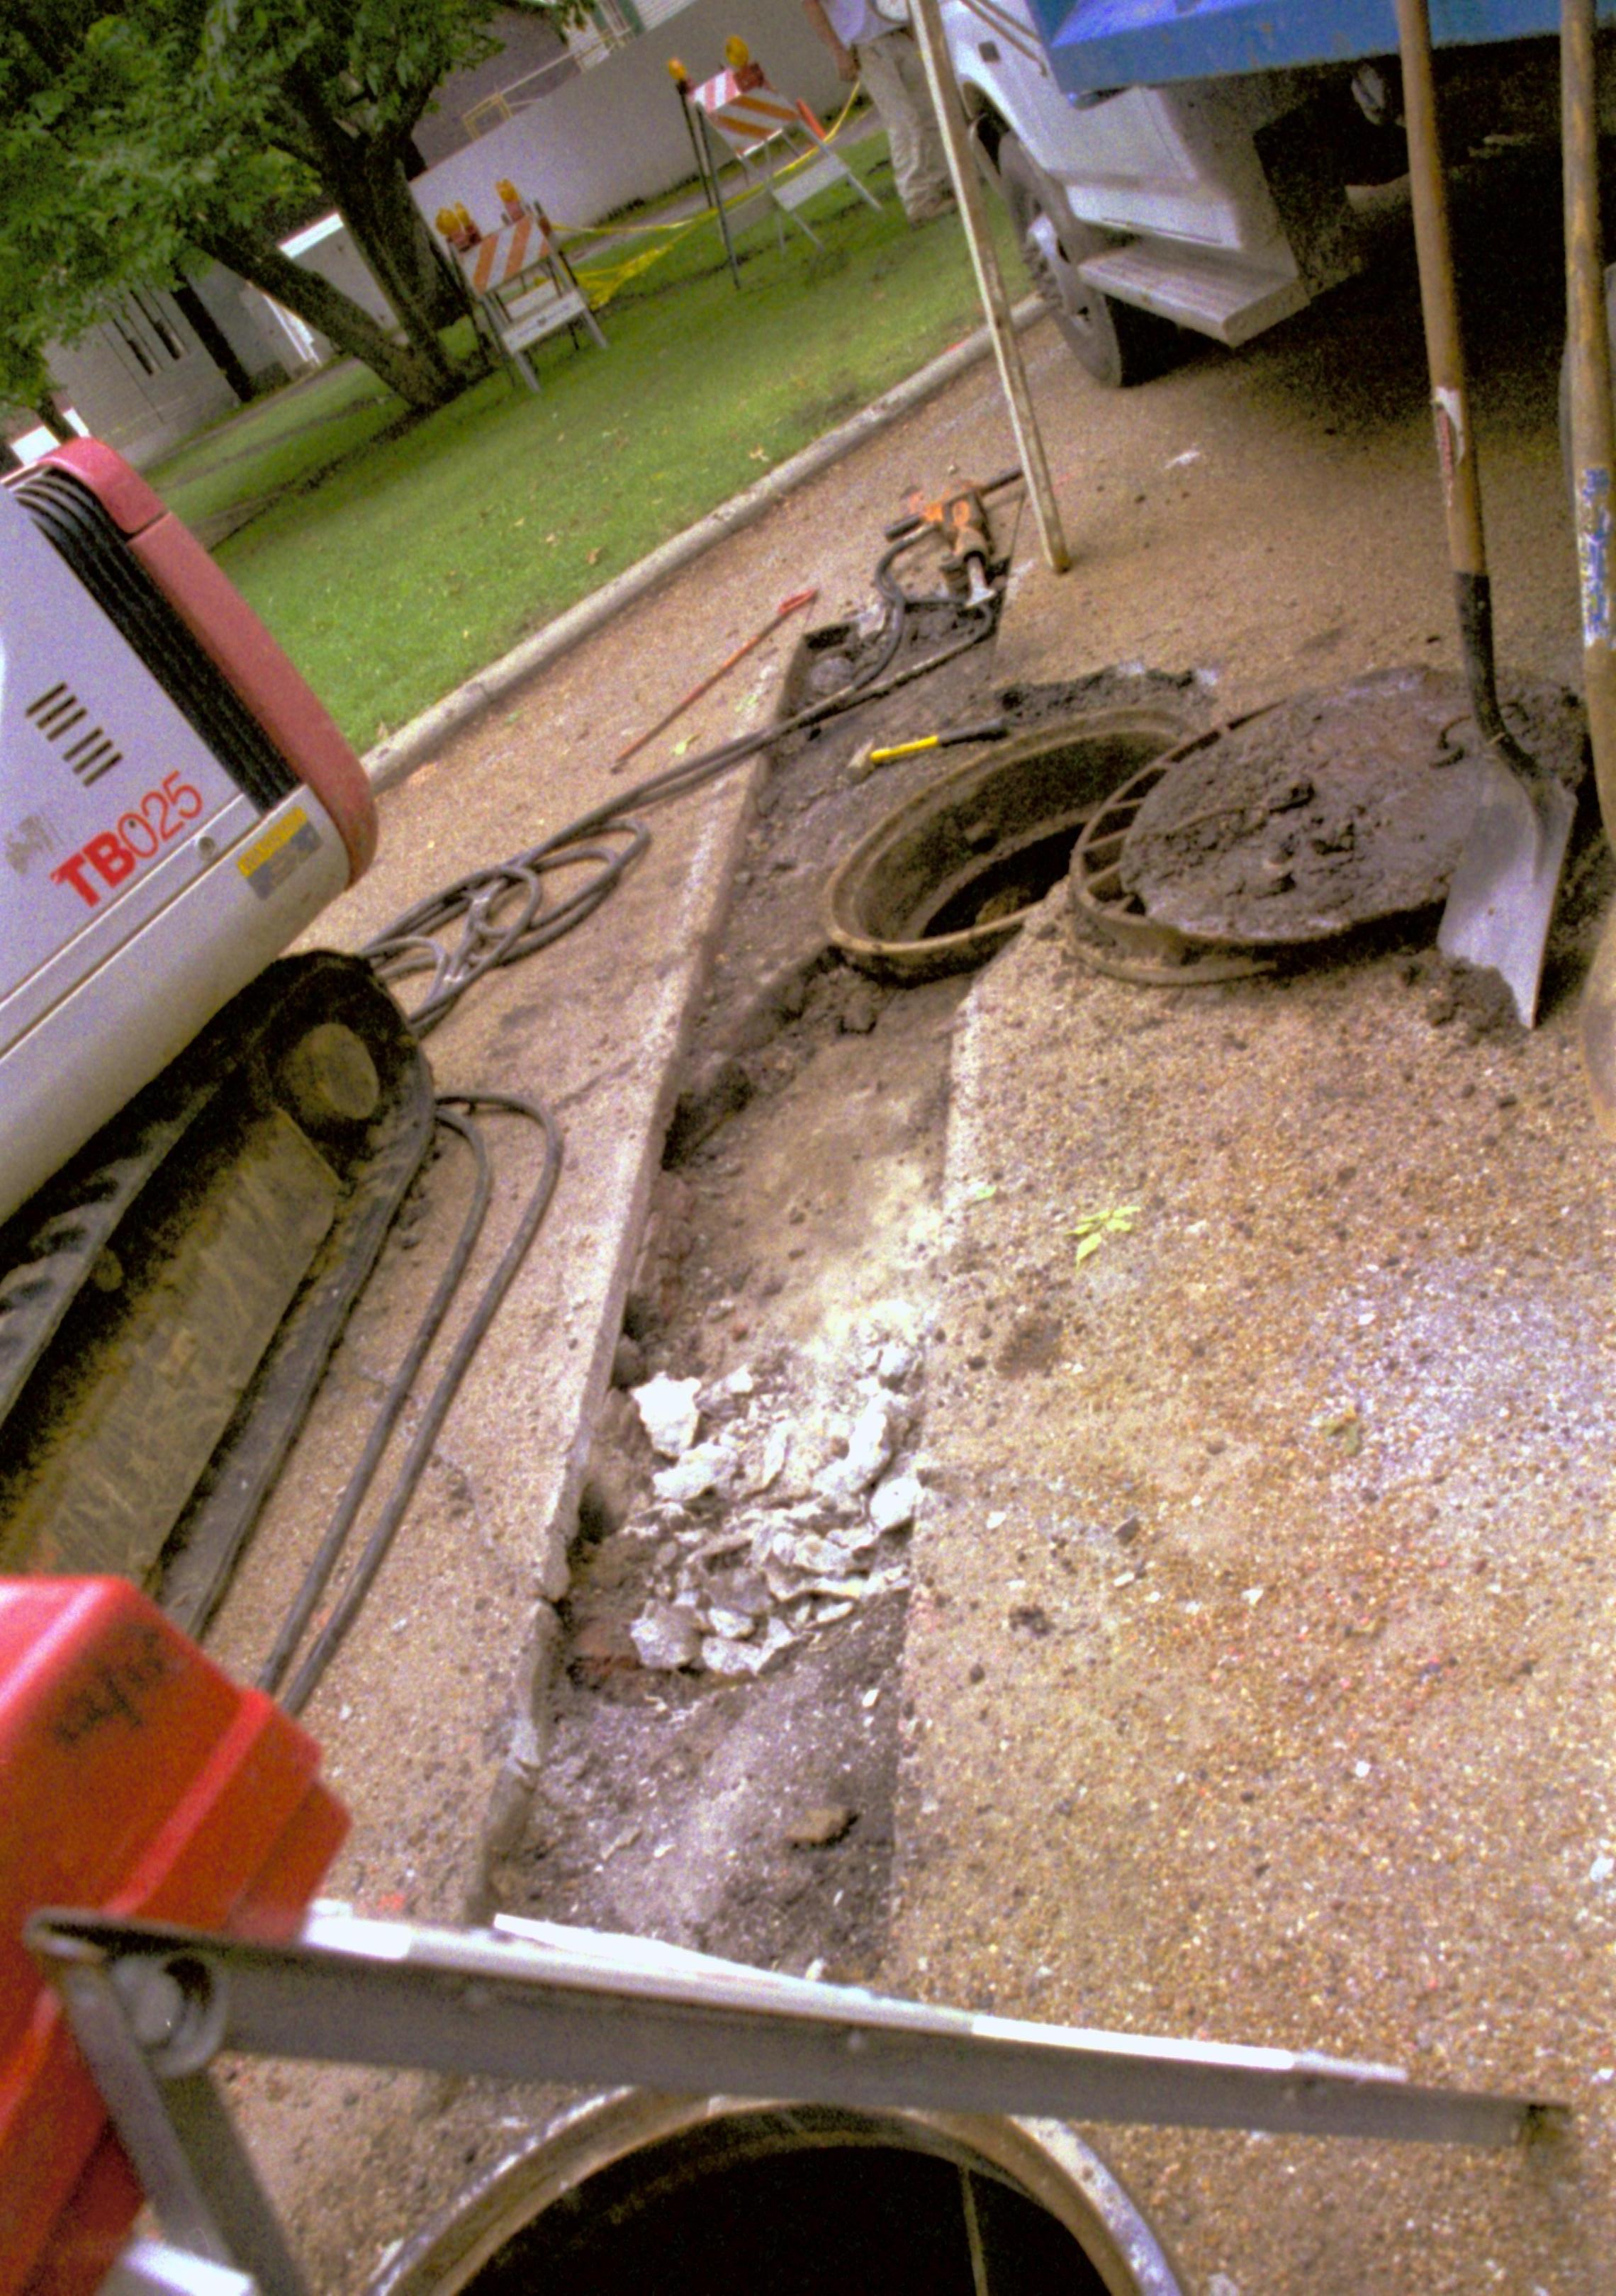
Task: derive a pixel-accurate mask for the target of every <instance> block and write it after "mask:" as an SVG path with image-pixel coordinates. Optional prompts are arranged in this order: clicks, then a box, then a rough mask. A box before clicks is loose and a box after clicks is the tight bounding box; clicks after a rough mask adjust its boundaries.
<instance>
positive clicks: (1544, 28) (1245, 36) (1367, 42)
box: [1030, 0, 1616, 95]
mask: <svg viewBox="0 0 1616 2296" xmlns="http://www.w3.org/2000/svg"><path fill="white" fill-rule="evenodd" d="M1030 5H1031V8H1032V12H1033V15H1034V18H1035V19H1036V21H1037V22H1038V29H1039V30H1040V31H1041V32H1042V33H1043V36H1044V41H1045V45H1046V47H1047V48H1048V50H1049V53H1050V57H1051V60H1052V61H1053V63H1054V72H1055V78H1056V79H1057V80H1058V81H1059V82H1060V85H1061V86H1062V87H1063V88H1064V89H1065V90H1066V92H1067V93H1068V94H1071V95H1083V94H1091V93H1093V92H1094V91H1095V90H1096V89H1101V88H1118V87H1134V86H1152V85H1157V84H1161V83H1162V82H1164V81H1169V80H1176V79H1218V78H1222V77H1223V76H1224V75H1225V74H1226V73H1230V72H1252V71H1268V70H1275V69H1277V68H1282V67H1285V66H1290V65H1293V64H1322V63H1341V62H1343V61H1347V60H1348V59H1349V58H1351V57H1355V56H1386V55H1395V54H1396V53H1397V45H1398V38H1397V17H1396V13H1395V10H1394V7H1393V0H1075V5H1074V4H1073V0H1030ZM1599 13H1600V16H1601V17H1602V18H1603V19H1604V20H1605V21H1612V20H1616V0H1601V4H1600V9H1599ZM1559 29H1560V11H1559V8H1558V5H1557V4H1556V0H1431V37H1432V38H1433V40H1434V41H1435V43H1436V45H1438V46H1439V47H1459V46H1464V45H1474V44H1477V43H1479V42H1481V41H1485V40H1518V39H1530V38H1536V37H1541V36H1542V35H1544V34H1553V33H1557V32H1558V30H1559Z"/></svg>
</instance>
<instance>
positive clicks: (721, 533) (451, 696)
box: [365, 295, 1044, 792]
mask: <svg viewBox="0 0 1616 2296" xmlns="http://www.w3.org/2000/svg"><path fill="white" fill-rule="evenodd" d="M1043 308H1044V306H1043V304H1042V303H1041V302H1040V301H1039V300H1038V297H1037V296H1036V295H1029V296H1027V297H1025V298H1024V299H1023V300H1022V301H1021V302H1020V303H1018V304H1017V305H1016V306H1015V307H1014V310H1013V313H1012V315H1011V316H1013V319H1014V321H1015V324H1016V326H1017V328H1018V329H1021V328H1026V327H1029V326H1030V325H1031V324H1032V323H1033V321H1034V320H1035V319H1037V318H1038V317H1039V316H1041V315H1042V312H1043ZM991 348H992V345H991V343H990V341H989V339H988V330H987V328H986V327H979V328H978V329H977V330H976V332H975V333H974V334H970V335H967V336H966V337H965V339H964V342H959V343H956V344H955V345H954V347H953V348H952V349H951V350H946V351H944V352H942V353H941V354H940V355H939V357H937V358H934V359H932V360H931V361H930V362H929V363H928V364H927V365H925V366H923V367H920V368H918V369H917V370H916V371H915V373H914V374H911V375H908V376H906V378H905V380H904V381H902V382H898V383H894V385H893V386H892V388H891V389H890V390H885V391H882V395H881V397H880V398H876V399H872V401H871V402H870V404H869V406H866V407H865V408H864V409H863V410H862V412H861V413H859V414H855V415H852V416H850V417H849V420H848V421H847V422H841V423H838V425H837V426H836V428H835V430H827V431H826V432H825V434H824V438H823V439H815V441H814V443H813V445H812V446H811V447H804V448H803V449H802V452H801V453H800V455H792V456H791V457H790V458H789V459H788V460H787V461H785V462H783V463H780V464H779V465H778V466H777V467H776V468H775V469H774V470H772V471H769V472H768V473H767V475H766V476H765V477H763V478H761V479H759V480H758V481H757V483H756V484H755V485H754V486H750V487H748V488H746V489H745V491H744V492H743V493H742V494H738V495H732V496H730V498H729V500H728V501H727V502H726V503H720V504H719V505H718V509H717V510H713V511H709V512H708V513H707V516H706V517H705V518H701V519H698V520H697V521H696V522H695V524H694V525H693V526H687V527H686V528H685V531H684V533H683V534H676V535H675V536H674V537H673V538H672V540H671V541H669V542H665V543H663V544H662V545H661V547H660V549H657V550H653V551H652V553H650V555H649V556H648V557H645V558H642V559H640V560H639V561H638V562H637V563H636V565H633V566H629V567H626V568H625V569H624V570H623V572H622V573H620V574H619V575H618V576H617V577H616V578H615V579H614V580H612V581H611V582H608V583H607V584H606V586H605V587H604V588H603V589H600V590H595V591H593V592H592V593H591V594H590V595H589V596H588V597H587V598H581V599H580V600H579V601H578V604H577V605H576V606H571V607H570V608H569V609H568V611H566V612H565V613H564V614H558V615H557V616H556V618H555V619H554V621H553V622H546V625H545V627H544V628H543V629H542V630H535V631H534V633H533V635H532V636H531V637H529V638H524V639H523V640H522V642H521V644H520V645H518V646H513V647H512V649H511V651H510V652H509V653H507V654H502V655H501V657H500V659H499V660H497V661H495V662H490V663H489V665H488V668H487V669H483V670H480V671H479V672H478V674H477V676H475V677H471V678H468V679H467V680H466V682H465V684H464V685H459V686H456V687H455V691H454V693H446V694H445V695H444V697H443V700H442V701H435V702H434V703H433V704H432V706H431V709H423V710H422V713H421V715H420V716H419V717H412V718H411V719H410V722H409V724H408V725H407V726H400V727H399V729H398V732H397V733H396V734H390V735H389V736H388V738H387V740H386V741H385V742H377V744H376V746H375V748H374V749H373V750H367V751H366V752H365V772H366V773H367V774H368V775H369V776H370V783H371V787H372V789H373V790H375V791H378V792H380V791H382V790H389V789H393V788H396V787H397V785H398V783H400V782H403V781H407V780H408V778H409V776H410V775H411V774H413V773H414V772H415V770H416V769H417V767H421V766H423V765H425V764H427V763H428V761H429V760H430V759H431V758H433V757H435V756H436V755H437V753H438V751H439V750H440V749H441V748H442V746H443V744H444V743H445V742H447V740H448V739H449V737H450V736H451V735H452V734H458V733H459V732H460V731H461V730H462V728H463V727H464V726H469V725H470V724H471V723H472V720H473V719H474V718H476V717H480V715H481V713H482V712H483V711H484V710H485V709H491V708H492V707H493V705H494V704H495V702H496V701H503V700H504V697H505V695H506V694H508V693H513V692H514V690H515V689H516V687H517V686H519V685H524V684H525V683H526V682H527V680H528V679H529V678H530V677H536V676H537V675H538V673H539V671H540V670H542V669H547V668H549V666H550V664H551V663H552V662H553V661H555V660H559V658H560V657H561V656H562V654H563V653H566V652H568V651H569V650H570V648H571V647H573V646H575V645H579V644H582V642H583V641H584V639H585V638H588V637H593V636H594V635H595V631H596V630H599V629H603V628H604V627H605V625H606V624H607V623H608V622H610V621H611V620H612V619H613V618H614V617H615V616H616V615H618V614H620V613H621V612H622V611H624V609H625V608H626V607H628V606H631V605H633V604H634V603H636V600H637V599H640V598H643V597H644V596H645V594H646V593H647V592H648V591H651V590H653V589H655V587H656V586H657V585H658V583H659V582H665V581H666V580H667V579H668V578H669V575H671V574H677V572H679V570H681V568H683V567H685V566H688V565H690V564H691V562H693V560H694V559H697V558H700V557H701V555H702V553H704V552H706V551H709V550H712V549H715V548H716V547H717V546H718V544H719V543H720V542H725V541H727V539H728V538H729V537H730V536H731V535H732V534H738V533H739V532H740V531H741V530H742V528H743V527H748V526H752V525H755V524H756V522H757V521H758V520H759V519H760V518H761V517H763V515H764V514H765V512H767V511H769V510H772V509H773V507H774V505H775V504H776V503H777V502H780V501H782V500H783V498H784V496H787V495H789V494H791V493H792V492H793V491H794V490H795V488H798V487H800V486H805V485H806V484H807V483H808V480H810V479H815V478H817V477H818V475H819V473H820V471H827V470H829V469H830V467H831V465H832V464H833V463H839V462H841V459H842V457H843V456H844V455H850V454H852V453H853V452H854V450H855V449H856V448H857V447H862V446H863V445H864V444H865V441H866V439H874V438H876V437H878V436H879V435H880V433H881V432H882V431H883V430H888V429H890V426H891V425H892V424H893V423H894V422H899V421H901V419H902V418H903V416H904V415H906V414H910V413H912V412H913V410H914V409H915V407H917V406H922V405H923V403H924V401H925V400H926V399H928V398H933V397H934V396H935V395H936V393H937V392H938V391H939V390H942V389H945V388H946V387H947V384H949V383H951V382H952V381H955V379H956V376H959V375H962V374H964V373H967V372H968V371H969V370H970V369H971V368H972V367H973V366H975V365H978V364H979V363H980V361H981V360H982V359H985V358H986V357H988V354H989V352H990V350H991Z"/></svg>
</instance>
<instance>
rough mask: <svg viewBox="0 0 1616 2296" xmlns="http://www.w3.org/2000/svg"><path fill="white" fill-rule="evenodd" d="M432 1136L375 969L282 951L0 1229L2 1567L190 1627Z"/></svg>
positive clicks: (202, 1611)
mask: <svg viewBox="0 0 1616 2296" xmlns="http://www.w3.org/2000/svg"><path fill="white" fill-rule="evenodd" d="M432 1131H433V1092H432V1082H431V1071H430V1070H429V1069H428V1067H427V1064H426V1062H425V1060H424V1058H423V1056H422V1053H421V1051H420V1048H419V1046H417V1045H416V1043H415V1040H414V1037H413V1035H412V1034H411V1032H410V1029H409V1026H408V1024H407V1022H406V1021H405V1019H404V1016H403V1014H402V1013H400V1012H399V1010H398V1006H397V1005H396V1004H395V1003H394V1002H393V1000H392V998H391V997H390V996H389V995H388V993H387V991H386V989H385V988H382V987H381V984H380V983H379V982H378V981H377V980H376V978H375V976H374V974H373V972H372V971H371V969H370V967H369V966H368V965H366V964H363V963H361V962H360V961H359V960H358V959H357V958H353V957H346V956H338V955H329V954H316V955H307V956H296V957H287V958H283V959H282V960H281V961H280V962H279V963H277V964H273V965H271V966H270V967H269V968H268V969H267V972H264V973H262V974H261V975H260V976H259V978H258V980H255V981H254V982H253V983H252V984H251V986H250V988H247V989H245V990H243V991H242V994H241V995H240V996H237V997H236V998H235V999H234V1001H233V1002H232V1003H231V1004H230V1005H226V1008H225V1010H224V1011H223V1012H222V1013H219V1015H218V1016H217V1019H216V1020H215V1021H213V1022H212V1023H211V1024H210V1025H209V1028H208V1029H206V1030H204V1031H203V1033H202V1035H201V1037H198V1038H197V1040H196V1041H195V1043H193V1045H191V1046H189V1047H188V1048H187V1050H186V1051H185V1053H184V1054H182V1055H181V1056H180V1058H179V1059H178V1060H176V1062H173V1063H172V1064H171V1065H170V1066H169V1067H168V1069H167V1070H164V1072H163V1073H162V1074H161V1075H160V1077H158V1078H155V1079H154V1080H153V1081H152V1084H150V1085H149V1086H148V1087H146V1088H145V1090H144V1092H142V1093H141V1094H139V1095H137V1097H136V1098H135V1100H134V1101H133V1102H132V1103H130V1105H129V1107H128V1108H127V1109H126V1110H124V1111H122V1112H121V1113H120V1115H119V1116H118V1117H117V1118H116V1119H114V1120H113V1121H112V1122H111V1124H109V1125H107V1126H106V1127H104V1128H103V1130H102V1131H101V1132H100V1133H99V1134H98V1135H97V1136H95V1138H94V1139H93V1140H92V1141H90V1142H89V1143H88V1144H87V1145H86V1147H85V1148H84V1149H83V1150H81V1151H80V1152H79V1153H78V1155H77V1156H76V1157H74V1158H73V1160H71V1162H70V1164H68V1165H67V1166H66V1167H65V1168H64V1169H63V1170H62V1172H60V1173H58V1174H57V1175H56V1177H54V1179H53V1180H52V1181H51V1182H50V1183H49V1185H47V1186H46V1187H45V1189H43V1190H42V1191H41V1192H40V1193H39V1194H38V1195H37V1196H36V1197H35V1198H34V1199H33V1200H32V1201H30V1202H29V1204H27V1205H25V1206H24V1207H23V1209H22V1210H21V1211H20V1212H19V1213H17V1214H16V1215H15V1216H14V1217H13V1218H12V1219H11V1220H10V1221H9V1222H7V1223H6V1225H5V1226H4V1228H0V1570H3V1571H21V1570H51V1571H72V1572H98V1571H109V1570H110V1571H117V1572H119V1573H120V1574H121V1575H123V1576H125V1577H127V1578H131V1579H135V1580H136V1581H137V1582H138V1583H140V1584H142V1585H144V1587H147V1588H148V1589H150V1590H151V1591H152V1592H153V1593H154V1594H156V1595H157V1596H158V1599H159V1600H160V1602H161V1603H163V1605H164V1607H165V1609H167V1610H168V1611H170V1613H171V1614H172V1615H173V1616H174V1617H175V1618H176V1620H177V1621H178V1622H179V1623H181V1624H182V1625H183V1626H184V1627H185V1628H186V1629H187V1631H189V1632H192V1633H196V1632H199V1631H200V1630H201V1628H202V1627H203V1626H204V1625H205V1624H206V1622H207V1620H208V1619H209V1616H210V1615H211V1613H212V1611H213V1610H214V1608H215V1607H216V1605H217V1602H218V1600H219V1598H220V1596H221V1595H222V1594H223V1592H224V1590H225V1587H226V1586H227V1584H228V1582H229V1578H230V1573H231V1570H232V1569H233V1568H234V1562H235V1560H236V1557H237V1555H238V1554H240V1552H241V1549H242V1544H243V1542H244V1541H245V1539H246V1538H248V1536H249V1535H250V1531H251V1529H252V1526H253V1523H254V1521H255V1520H256V1518H257V1516H258V1511H259V1509H260V1508H261V1506H262V1505H263V1503H264V1500H265V1498H266V1497H267V1494H268V1491H269V1489H270V1488H271V1486H272V1485H273V1483H274V1480H275V1475H276V1473H277V1472H278V1470H279V1468H280V1465H281V1464H282V1462H283V1459H284V1457H285V1456H286V1453H287V1450H288V1448H289V1447H290V1446H291V1442H292V1440H293V1439H294V1438H295V1436H296V1434H297V1431H298V1429H299V1427H300V1425H301V1424H302V1422H303V1420H304V1418H305V1416H306V1415H307V1413H308V1406H309V1404H310V1403H311V1401H312V1400H313V1397H314V1394H315V1391H316V1388H317V1387H318V1384H319V1382H320V1378H321V1375H322V1374H323V1372H324V1367H325V1365H326V1363H327V1361H328V1360H329V1358H330V1356H331V1352H332V1349H333V1348H334V1347H335V1345H336V1342H337V1340H338V1338H339V1337H340V1333H341V1330H342V1326H343V1324H344V1322H345V1321H346V1319H347V1316H348V1314H349V1309H350V1308H351V1307H352V1306H353V1303H354V1301H355V1300H356V1298H357V1295H358V1293H359V1292H360V1290H361V1289H362V1288H363V1286H364V1283H365V1279H366V1277H367V1276H368V1275H369V1274H370V1271H371V1269H372V1267H373V1266H374V1264H375V1260H376V1257H377V1254H378V1253H379V1251H381V1244H382V1241H383V1239H384V1237H385V1235H386V1234H387V1230H388V1228H389V1226H390V1224H391V1221H392V1219H393V1218H394V1215H395V1214H396V1212H397V1210H398V1206H399V1204H400V1203H401V1202H402V1201H403V1198H404V1195H405V1193H406V1190H407V1189H408V1187H409V1185H410V1183H411V1181H412V1180H413V1178H414V1176H415V1174H416V1172H417V1171H418V1170H419V1169H420V1167H421V1165H422V1160H423V1159H424V1157H425V1155H426V1153H427V1151H428V1149H429V1147H430V1146H431V1139H432Z"/></svg>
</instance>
